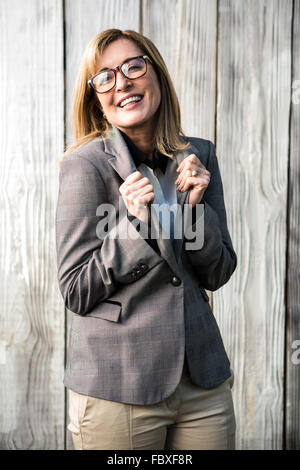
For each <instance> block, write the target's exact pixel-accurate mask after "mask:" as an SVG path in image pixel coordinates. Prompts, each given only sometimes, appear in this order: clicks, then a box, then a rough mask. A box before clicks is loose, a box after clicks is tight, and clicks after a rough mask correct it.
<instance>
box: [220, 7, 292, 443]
mask: <svg viewBox="0 0 300 470" xmlns="http://www.w3.org/2000/svg"><path fill="white" fill-rule="evenodd" d="M292 4H293V2H292V1H281V0H278V1H277V0H276V1H275V0H274V1H272V2H268V1H260V0H249V1H233V0H231V1H230V0H226V1H225V0H224V1H222V2H220V10H219V31H218V37H219V42H218V102H217V153H218V154H219V160H220V168H221V173H222V175H223V184H224V191H225V200H226V204H227V207H228V208H230V210H229V217H228V219H229V226H230V228H231V233H232V238H233V245H234V247H235V249H236V252H237V256H238V267H237V271H236V273H235V274H234V276H233V278H232V279H231V280H230V282H229V283H228V284H227V285H226V286H224V287H223V288H222V290H221V292H218V293H216V294H215V296H214V306H215V312H216V315H217V316H218V318H219V319H220V322H221V324H222V331H223V332H224V338H225V343H226V346H227V349H228V351H229V355H230V357H231V359H232V365H233V369H234V371H235V376H236V378H235V386H234V390H233V391H234V401H235V408H236V418H237V448H240V449H281V448H282V446H283V442H282V436H283V407H284V394H283V392H284V390H283V389H284V331H285V304H284V293H285V253H286V243H287V241H286V205H287V189H288V187H287V184H288V178H287V176H288V147H289V111H290V80H291V76H290V73H291V39H292V38H291V24H292V23H291V22H292Z"/></svg>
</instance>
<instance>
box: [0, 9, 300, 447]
mask: <svg viewBox="0 0 300 470" xmlns="http://www.w3.org/2000/svg"><path fill="white" fill-rule="evenodd" d="M18 5H19V1H18V0H2V2H1V3H0V21H1V23H0V27H1V29H0V30H1V42H0V57H1V59H0V64H1V68H0V78H1V83H2V88H1V89H0V96H1V107H0V113H1V115H0V116H1V125H0V132H1V134H0V135H1V140H0V142H1V154H0V157H1V160H0V165H1V183H2V184H1V188H2V191H1V193H0V200H1V202H0V204H1V208H2V211H1V229H2V237H1V247H2V250H1V280H2V282H1V287H0V289H1V298H2V299H3V301H2V307H1V315H0V322H1V323H0V324H1V337H0V381H1V387H0V399H1V403H2V405H1V407H0V433H1V434H0V447H1V448H4V449H15V448H19V449H63V448H65V449H72V448H73V444H72V441H71V438H70V433H69V431H67V430H66V425H67V423H68V416H67V411H68V402H67V395H66V393H65V390H64V387H63V384H62V378H63V373H64V359H65V352H67V347H68V344H67V338H68V325H69V315H70V312H65V310H64V307H63V303H62V299H61V297H60V293H59V291H58V287H57V281H56V263H55V241H54V240H55V234H54V216H55V205H56V196H57V186H58V180H57V177H58V168H57V164H56V161H57V158H58V157H59V155H60V154H61V153H62V150H63V146H64V112H65V117H66V134H65V143H69V142H71V140H72V132H71V126H70V119H69V115H70V106H71V101H72V93H73V87H74V82H75V79H76V73H77V70H78V67H79V63H80V59H81V56H82V53H83V51H84V49H85V47H86V45H87V43H88V42H89V40H90V39H91V38H92V37H93V36H94V35H95V34H97V33H98V32H100V31H102V30H104V29H107V28H110V27H117V28H120V29H134V30H137V31H140V32H142V33H143V34H145V35H146V36H148V37H149V38H151V39H152V40H153V42H154V43H155V44H156V45H157V47H158V49H159V50H160V52H161V53H162V56H163V57H164V59H165V61H166V63H167V66H168V68H169V70H170V74H171V76H172V78H173V80H174V84H175V88H176V90H177V93H178V97H179V101H180V104H181V111H182V124H183V129H184V131H185V133H186V134H187V135H193V136H198V137H203V138H206V139H210V140H212V141H213V142H215V143H216V148H217V155H218V159H219V165H220V170H221V174H222V178H223V185H224V193H225V202H226V207H227V214H228V224H229V228H230V232H231V234H232V239H233V244H234V247H235V249H236V252H237V255H238V267H237V270H236V272H235V274H234V276H233V277H232V279H231V280H230V281H229V282H228V284H226V286H224V287H223V288H222V289H220V290H219V291H218V292H215V293H213V294H212V293H211V303H212V305H213V309H214V313H215V315H216V317H217V320H218V323H219V325H220V329H221V332H222V334H223V338H224V343H225V346H226V349H227V351H228V354H229V357H230V359H231V362H232V367H233V369H234V373H235V383H234V387H233V396H234V405H235V410H236V419H237V448H238V449H282V448H285V447H287V448H290V449H296V448H298V449H299V448H300V436H299V429H300V423H299V383H300V380H299V378H300V377H299V371H300V364H297V361H295V360H294V361H293V360H292V353H293V351H294V350H293V349H292V344H295V341H297V340H300V324H299V313H300V311H299V304H300V282H299V268H298V266H299V261H300V253H299V202H298V201H299V191H300V187H299V171H300V170H299V166H300V163H299V140H300V135H299V128H300V126H299V124H300V111H299V109H300V93H298V95H297V88H296V87H297V80H300V59H299V48H300V26H299V21H300V19H299V18H300V0H271V1H266V0H209V1H208V0H172V2H171V1H170V0H113V1H112V0H88V1H86V0H64V1H63V0H26V2H23V7H22V9H20V8H18ZM11 12H14V13H13V15H12V14H11ZM63 64H64V65H65V69H64V68H63ZM20 71H21V72H22V73H21V77H22V80H20V79H19V77H20ZM37 77H38V79H37ZM20 84H21V89H20ZM292 85H294V86H295V89H294V95H293V96H294V99H293V97H292V92H293V91H292ZM298 87H299V89H300V82H299V83H298ZM19 89H20V92H18V90H19ZM64 93H65V98H64ZM64 104H65V106H64ZM15 116H17V119H15ZM15 122H16V124H17V132H15V128H16V126H15ZM293 342H294V343H293ZM299 347H300V346H299ZM298 357H299V359H300V354H299V355H298ZM298 362H299V361H298Z"/></svg>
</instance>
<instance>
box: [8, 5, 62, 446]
mask: <svg viewBox="0 0 300 470" xmlns="http://www.w3.org/2000/svg"><path fill="white" fill-rule="evenodd" d="M62 24H63V23H62V8H61V1H60V0H52V1H50V2H49V1H48V0H26V2H22V5H21V8H20V2H19V0H2V1H1V2H0V35H1V40H0V58H1V59H0V61H1V68H0V81H1V87H0V103H1V105H0V113H1V115H0V123H1V124H0V132H1V135H0V142H1V144H0V145H1V147H0V148H1V150H0V166H1V173H0V174H1V185H0V187H1V193H0V206H1V212H0V217H1V221H0V227H1V282H0V286H1V287H0V289H1V312H0V322H1V328H0V343H1V357H0V383H1V387H0V402H1V412H0V423H1V424H0V426H1V427H0V433H1V435H0V447H1V448H2V449H63V447H64V409H65V403H64V387H63V384H62V374H63V367H64V315H63V309H62V302H61V299H60V297H59V291H58V284H57V277H56V276H57V274H56V265H55V256H56V247H55V235H54V219H55V209H56V198H57V190H58V184H57V181H58V171H57V164H56V158H57V156H58V155H59V154H60V153H61V152H62V150H63V135H64V133H63V101H64V100H63V80H62V78H63V35H62Z"/></svg>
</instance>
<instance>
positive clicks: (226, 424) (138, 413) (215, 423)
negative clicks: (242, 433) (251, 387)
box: [68, 366, 236, 450]
mask: <svg viewBox="0 0 300 470" xmlns="http://www.w3.org/2000/svg"><path fill="white" fill-rule="evenodd" d="M233 382H234V374H233V370H231V377H230V378H229V379H227V380H226V381H225V382H223V383H222V384H221V385H219V386H218V387H215V388H213V389H209V390H205V389H203V388H200V387H198V386H197V385H195V384H193V383H192V382H191V380H190V378H189V374H188V370H187V368H186V366H185V367H184V369H183V374H182V377H181V381H180V383H179V384H178V387H177V388H176V390H175V391H174V392H173V393H172V394H171V395H170V396H169V397H168V398H166V399H165V400H163V401H162V402H160V403H156V404H154V405H132V404H127V403H119V402H115V401H109V400H104V399H102V398H94V397H91V396H87V395H81V394H79V393H77V392H74V391H72V390H70V389H69V417H70V422H69V425H68V429H69V431H71V432H72V438H73V443H74V447H75V449H76V450H104V449H110V450H119V449H127V450H129V449H130V450H142V449H151V450H161V449H176V450H202V449H203V450H217V449H220V450H221V449H224V450H229V449H235V429H236V422H235V414H234V406H233V401H232V393H231V388H232V386H233Z"/></svg>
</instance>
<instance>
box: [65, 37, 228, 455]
mask: <svg viewBox="0 0 300 470" xmlns="http://www.w3.org/2000/svg"><path fill="white" fill-rule="evenodd" d="M73 123H74V134H75V139H76V141H75V145H74V146H73V147H71V148H70V149H69V150H68V151H67V152H66V154H65V155H64V158H63V159H62V162H61V168H60V186H59V196H58V206H57V215H56V235H57V263H58V281H59V287H60V291H61V294H62V296H63V299H64V302H65V305H66V307H67V308H68V309H69V310H71V312H73V315H72V325H71V331H70V341H69V350H68V362H67V367H66V371H65V378H64V384H65V386H66V387H67V388H68V390H69V400H70V401H69V415H70V423H69V426H68V429H69V430H70V431H71V432H72V437H73V442H74V446H75V448H76V449H233V448H234V439H235V417H234V409H233V403H232V395H231V387H232V384H233V373H232V370H231V369H230V363H229V360H228V357H227V354H226V352H225V350H224V346H223V342H222V339H221V336H220V332H219V329H218V326H217V324H216V321H215V319H214V316H213V314H212V311H211V309H210V305H209V302H208V296H207V294H206V292H205V290H204V289H209V290H212V291H214V290H216V289H218V288H220V287H221V286H222V285H224V284H225V283H226V282H227V281H228V280H229V278H230V276H231V275H232V273H233V272H234V270H235V267H236V255H235V252H234V250H233V247H232V243H231V239H230V235H229V233H228V229H227V223H226V212H225V206H224V200H223V190H222V182H221V177H220V173H219V168H218V162H217V158H216V154H215V147H214V145H213V144H212V143H211V142H210V141H208V140H204V139H200V138H187V137H185V136H184V135H183V132H182V130H181V125H180V110H179V105H178V101H177V98H176V94H175V91H174V88H173V85H172V82H171V79H170V76H169V74H168V71H167V68H166V65H165V63H164V61H163V59H162V57H161V55H160V53H159V52H158V50H157V48H156V47H155V46H154V44H153V43H152V42H151V41H150V40H149V39H147V38H146V37H144V36H142V35H141V34H139V33H137V32H134V31H123V32H122V31H120V30H116V29H112V30H107V31H104V32H102V33H101V34H99V35H97V36H96V37H95V38H94V39H93V40H92V41H91V42H90V44H89V45H88V47H87V50H86V52H85V55H84V58H83V62H82V66H81V70H80V72H79V76H78V80H77V84H76V88H75V96H74V106H73ZM162 207H164V208H166V207H167V208H169V209H170V210H169V211H167V212H166V211H160V208H162ZM203 207H204V217H203V210H202V211H201V210H200V209H201V208H202V209H203ZM153 208H154V209H153ZM173 209H174V210H173ZM108 214H109V215H108ZM170 214H173V216H172V217H170ZM167 216H168V217H167ZM203 219H204V224H203ZM145 229H147V230H146V232H147V233H146V234H145ZM181 229H182V231H181ZM201 235H202V238H201Z"/></svg>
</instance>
